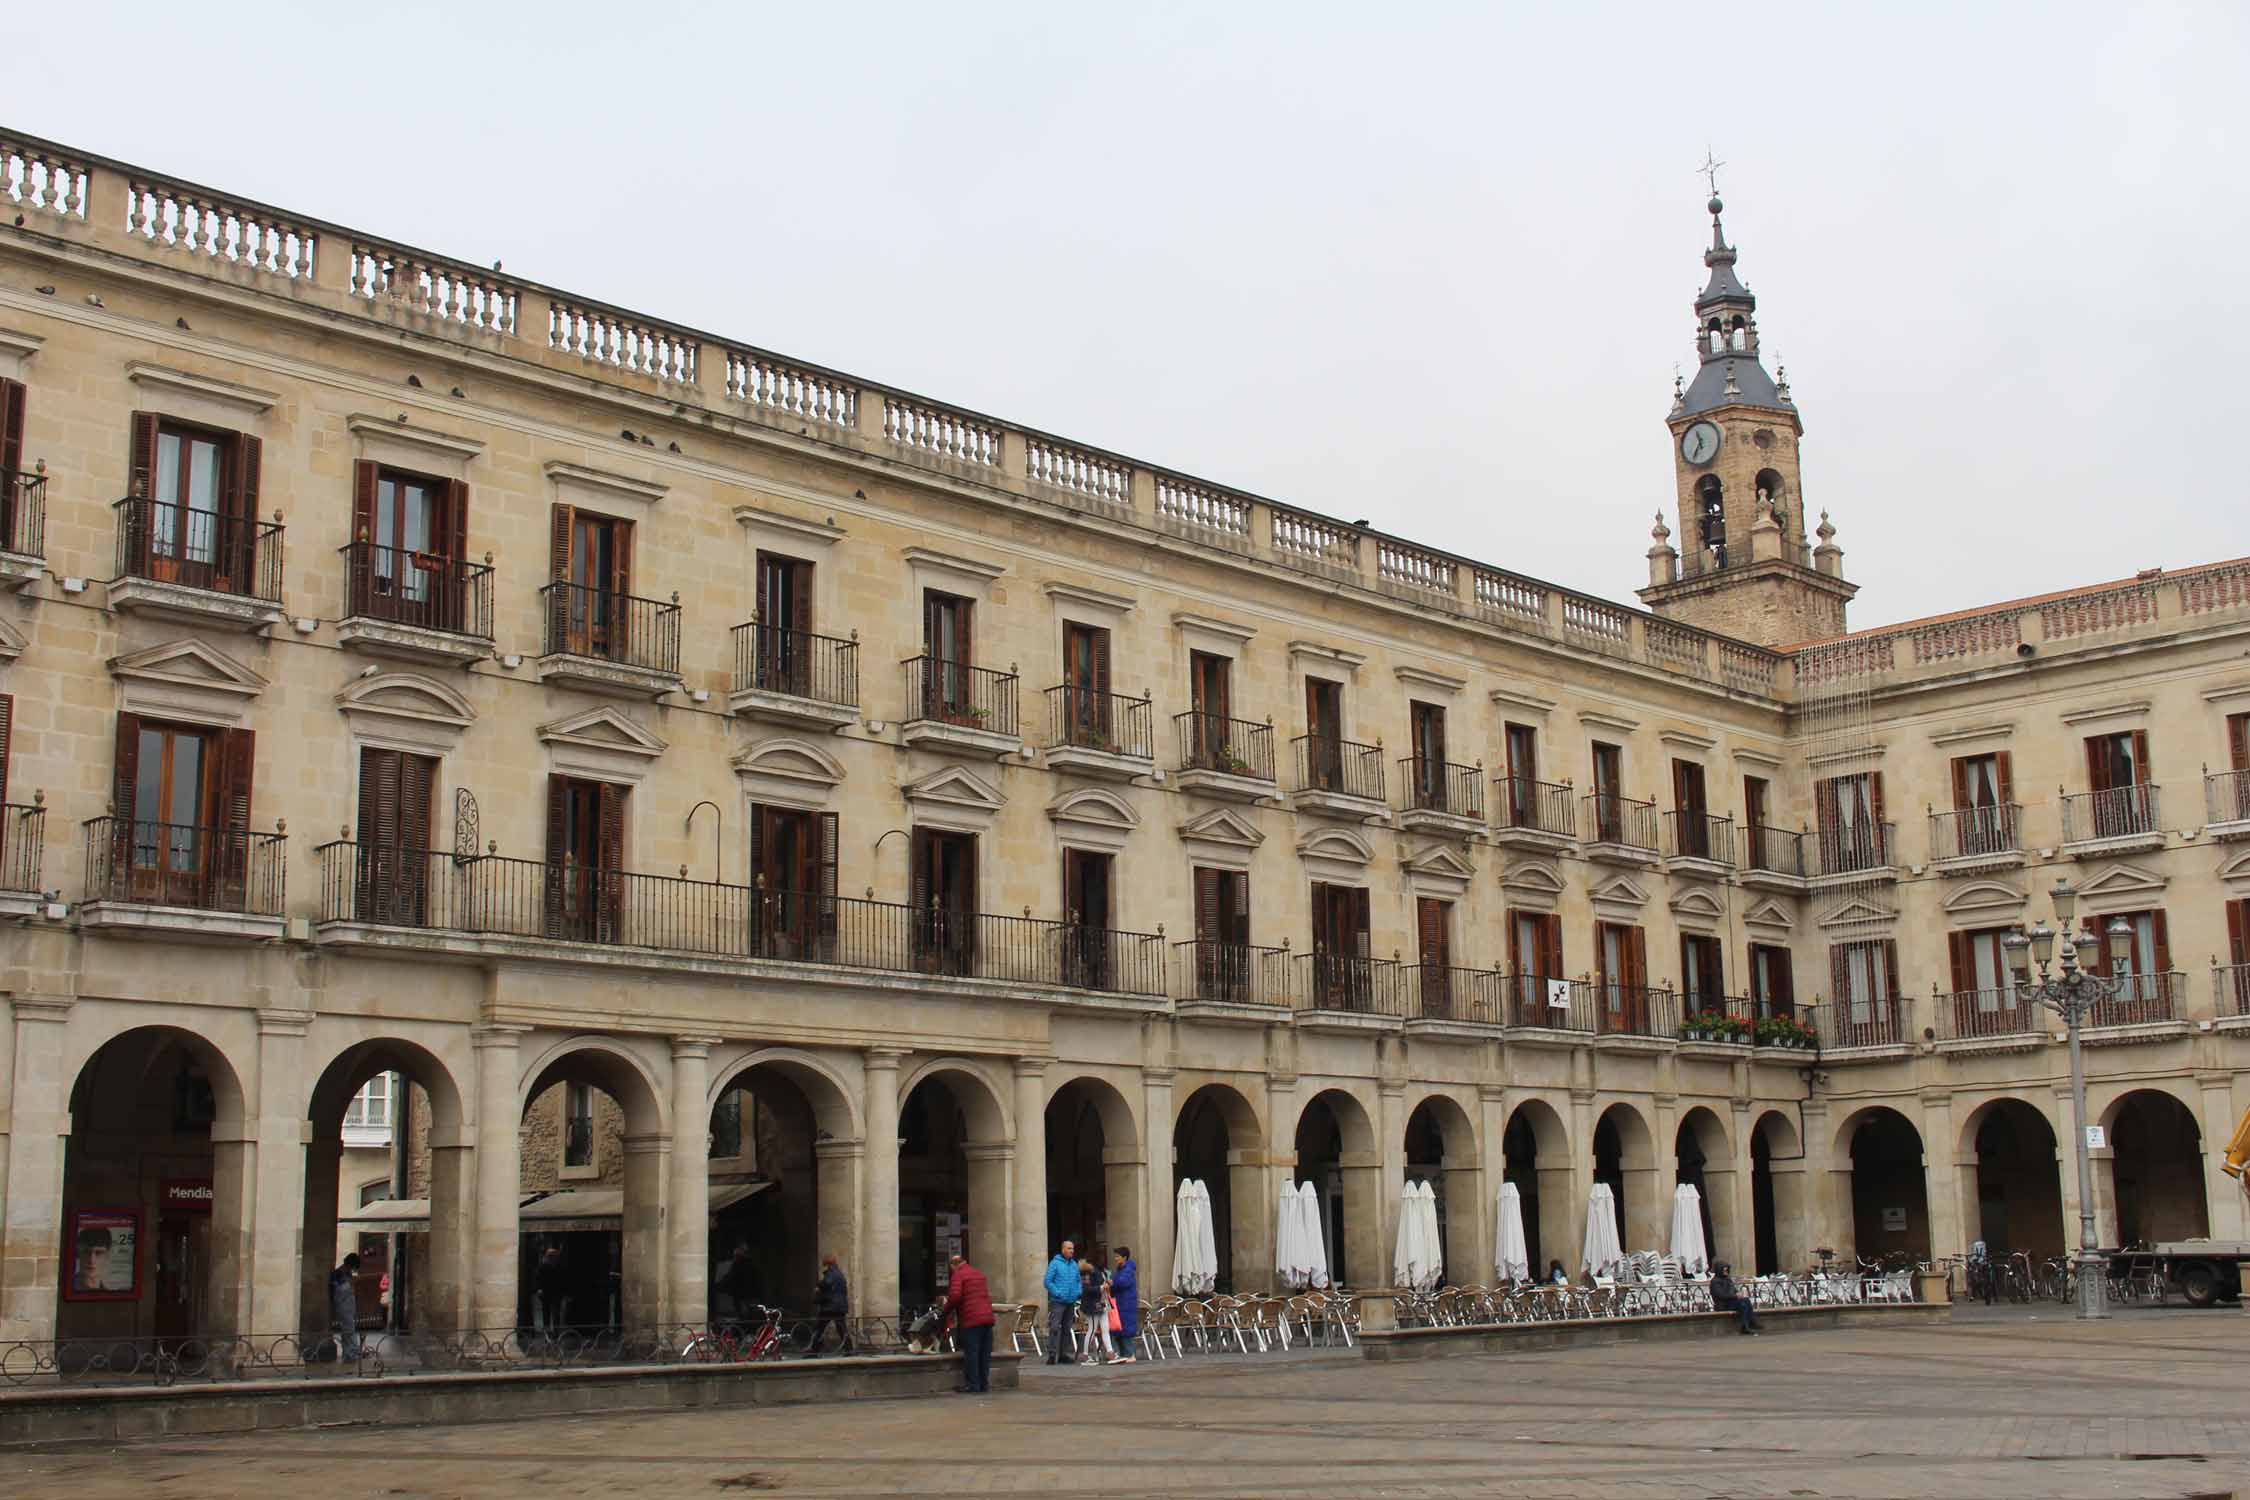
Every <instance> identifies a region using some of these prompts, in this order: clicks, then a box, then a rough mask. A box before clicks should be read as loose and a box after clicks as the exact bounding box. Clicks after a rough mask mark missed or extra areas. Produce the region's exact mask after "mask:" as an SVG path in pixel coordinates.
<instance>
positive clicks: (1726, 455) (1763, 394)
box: [1640, 187, 1859, 646]
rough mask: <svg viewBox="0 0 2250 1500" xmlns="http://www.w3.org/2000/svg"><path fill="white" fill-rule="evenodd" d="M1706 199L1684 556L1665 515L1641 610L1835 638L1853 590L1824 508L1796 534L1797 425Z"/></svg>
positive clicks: (1679, 391) (1734, 627) (1714, 202)
mask: <svg viewBox="0 0 2250 1500" xmlns="http://www.w3.org/2000/svg"><path fill="white" fill-rule="evenodd" d="M1725 206H1726V205H1724V204H1723V203H1721V202H1720V201H1719V196H1718V192H1717V190H1716V188H1715V187H1714V190H1713V192H1712V194H1711V202H1710V210H1711V248H1710V249H1708V250H1706V251H1704V252H1703V264H1704V265H1705V266H1707V267H1709V268H1710V273H1711V274H1710V279H1709V280H1708V282H1706V283H1705V285H1704V288H1703V293H1702V295H1701V296H1699V297H1697V298H1696V299H1695V322H1696V329H1695V353H1696V372H1695V378H1694V379H1693V380H1692V381H1687V382H1682V381H1680V380H1678V379H1675V380H1674V381H1673V387H1672V410H1671V414H1670V415H1669V416H1668V417H1667V418H1666V419H1665V425H1666V426H1668V427H1669V428H1670V429H1671V433H1672V472H1673V478H1674V482H1675V489H1676V496H1675V498H1676V500H1677V503H1678V504H1677V510H1676V512H1675V514H1676V515H1677V516H1678V519H1679V548H1678V550H1677V551H1674V549H1673V548H1672V547H1671V546H1670V545H1669V543H1668V541H1667V540H1666V533H1665V530H1664V524H1663V514H1662V512H1659V513H1658V515H1657V527H1656V530H1657V545H1656V546H1654V547H1651V548H1650V549H1649V580H1648V587H1647V588H1645V589H1642V590H1641V591H1640V597H1641V602H1642V603H1644V604H1646V605H1647V606H1648V607H1649V608H1650V609H1652V610H1654V611H1655V612H1656V613H1658V614H1660V615H1665V616H1668V617H1670V618H1673V619H1678V620H1682V621H1685V622H1686V623H1688V624H1690V625H1700V626H1702V627H1704V628H1705V629H1708V630H1716V631H1719V632H1721V633H1723V634H1726V635H1731V636H1735V637H1737V638H1739V639H1742V640H1747V641H1755V642H1757V643H1758V644H1760V645H1765V646H1785V645H1790V644H1793V643H1795V642H1797V641H1806V640H1817V639H1819V638H1821V637H1823V636H1830V635H1840V634H1842V633H1843V630H1844V606H1845V605H1846V604H1847V603H1849V602H1850V600H1851V597H1852V596H1853V595H1854V594H1856V593H1857V592H1859V587H1858V585H1856V584H1852V583H1846V582H1845V581H1844V578H1843V549H1841V548H1839V547H1837V546H1836V545H1835V543H1834V541H1833V540H1832V539H1833V537H1834V536H1835V529H1834V528H1833V527H1831V526H1830V525H1829V524H1828V517H1827V515H1826V513H1825V512H1824V513H1822V515H1821V524H1820V528H1819V530H1818V532H1817V533H1816V534H1808V533H1807V531H1806V528H1805V493H1804V488H1803V482H1802V471H1801V470H1800V468H1799V465H1798V441H1799V439H1800V438H1802V437H1803V435H1804V430H1805V429H1804V423H1803V422H1802V421H1801V420H1800V419H1799V418H1798V415H1797V404H1796V401H1795V400H1794V399H1793V398H1792V397H1791V395H1790V393H1789V374H1788V371H1787V370H1786V369H1784V370H1782V372H1781V378H1780V379H1779V380H1778V381H1777V380H1775V379H1774V378H1773V377H1772V376H1769V375H1768V374H1767V373H1766V369H1765V365H1764V363H1763V361H1762V360H1761V358H1760V352H1759V347H1758V315H1757V314H1758V301H1757V298H1755V297H1753V296H1751V295H1750V289H1749V288H1748V287H1747V286H1745V285H1743V283H1742V282H1741V280H1739V279H1738V278H1737V277H1736V275H1735V270H1734V266H1735V249H1734V247H1733V246H1732V245H1729V244H1728V243H1727V240H1726V231H1725V229H1724V227H1723V226H1722V225H1721V223H1720V221H1719V214H1720V212H1721V211H1722V210H1723V209H1724V208H1725Z"/></svg>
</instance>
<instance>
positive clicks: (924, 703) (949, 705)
mask: <svg viewBox="0 0 2250 1500" xmlns="http://www.w3.org/2000/svg"><path fill="white" fill-rule="evenodd" d="M902 665H903V666H904V668H905V671H906V717H907V720H908V722H910V723H911V722H914V721H917V720H926V721H931V722H935V723H940V724H954V725H958V726H960V727H961V728H963V729H982V730H985V731H987V732H988V733H992V734H1009V735H1013V734H1021V733H1022V731H1021V730H1020V729H1019V728H1017V725H1016V680H1017V679H1016V674H1015V673H1013V672H995V671H993V670H992V669H991V668H989V667H972V666H970V665H969V664H968V663H967V662H964V661H949V660H947V659H946V658H944V657H942V656H916V657H912V658H910V659H908V660H907V661H906V662H904V663H903V664H902Z"/></svg>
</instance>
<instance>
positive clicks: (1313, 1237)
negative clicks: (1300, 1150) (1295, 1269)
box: [1297, 1182, 1328, 1291]
mask: <svg viewBox="0 0 2250 1500" xmlns="http://www.w3.org/2000/svg"><path fill="white" fill-rule="evenodd" d="M1297 1225H1298V1230H1299V1232H1300V1233H1301V1234H1303V1236H1304V1244H1305V1260H1306V1264H1307V1265H1309V1266H1310V1267H1311V1271H1312V1274H1311V1275H1310V1276H1309V1277H1308V1278H1307V1285H1309V1286H1311V1287H1312V1288H1313V1289H1314V1290H1315V1291H1320V1290H1323V1289H1324V1288H1326V1287H1327V1285H1328V1237H1327V1236H1326V1235H1324V1234H1322V1233H1321V1229H1320V1194H1319V1192H1318V1191H1317V1190H1316V1189H1315V1188H1314V1187H1313V1185H1312V1184H1311V1183H1309V1182H1300V1183H1298V1184H1297Z"/></svg>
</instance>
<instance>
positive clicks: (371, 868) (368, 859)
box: [356, 748, 399, 922]
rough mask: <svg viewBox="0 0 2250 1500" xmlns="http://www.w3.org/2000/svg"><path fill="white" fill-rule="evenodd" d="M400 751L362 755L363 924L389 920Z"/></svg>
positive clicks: (360, 873) (360, 864)
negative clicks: (388, 898)
mask: <svg viewBox="0 0 2250 1500" xmlns="http://www.w3.org/2000/svg"><path fill="white" fill-rule="evenodd" d="M398 782H399V752H397V751H396V750H378V749H374V748H365V749H362V750H361V751H360V752H359V848H358V851H357V853H358V860H357V866H358V868H357V871H356V874H357V877H358V882H357V883H358V890H357V893H356V895H357V905H358V912H359V918H360V920H361V921H363V922H381V921H386V920H388V916H389V913H388V909H387V908H388V904H389V903H388V902H387V900H386V899H385V897H386V895H387V893H388V891H389V888H390V883H391V882H390V878H389V877H390V876H391V873H392V867H393V863H394V861H395V860H396V858H397V850H398V802H399V787H398Z"/></svg>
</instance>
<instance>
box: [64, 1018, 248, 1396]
mask: <svg viewBox="0 0 2250 1500" xmlns="http://www.w3.org/2000/svg"><path fill="white" fill-rule="evenodd" d="M241 1122H242V1089H241V1085H240V1083H239V1082H238V1080H237V1079H236V1076H235V1072H234V1069H233V1068H232V1067H231V1066H230V1065H229V1064H228V1062H227V1060H226V1058H225V1057H224V1056H222V1055H221V1054H220V1052H219V1049H218V1048H217V1047H215V1046H213V1045H212V1044H211V1043H210V1042H208V1041H206V1040H205V1039H204V1038H202V1037H199V1036H197V1035H195V1034H194V1033H193V1032H188V1031H181V1030H178V1029H176V1028H173V1027H169V1026H144V1027H140V1028H138V1029H136V1030H132V1031H128V1032H125V1033H123V1034H122V1035H120V1036H116V1037H113V1038H111V1039H110V1040H109V1041H107V1042H105V1043H104V1044H103V1045H102V1046H101V1047H100V1048H98V1049H97V1050H96V1051H95V1052H94V1055H93V1056H91V1057H89V1058H88V1059H87V1060H86V1063H85V1066H83V1067H82V1068H80V1069H79V1070H78V1078H77V1081H76V1083H75V1084H74V1086H73V1087H72V1089H71V1094H70V1139H69V1140H68V1141H67V1142H66V1143H65V1145H64V1149H63V1221H62V1235H63V1255H64V1257H65V1258H64V1263H63V1266H62V1288H61V1291H62V1302H61V1305H60V1306H58V1307H57V1308H56V1316H55V1336H56V1337H57V1338H58V1339H61V1340H66V1341H67V1340H77V1339H135V1340H142V1339H157V1340H161V1341H163V1342H164V1343H166V1344H167V1345H189V1344H194V1343H197V1342H199V1341H202V1340H206V1339H210V1338H225V1337H230V1336H233V1335H235V1334H237V1333H252V1332H263V1331H264V1330H262V1329H245V1328H242V1327H241V1326H240V1320H241V1317H242V1314H243V1309H242V1306H241V1296H242V1282H243V1279H244V1271H245V1266H244V1255H245V1251H246V1249H247V1247H246V1246H245V1245H244V1244H243V1238H242V1234H241V1229H240V1226H241V1223H242V1219H243V1215H242V1199H243V1193H244V1192H245V1191H246V1188H247V1184H246V1182H245V1180H244V1179H245V1175H246V1171H247V1167H248V1159H247V1158H248V1146H247V1144H246V1143H244V1142H243V1141H242V1140H241V1139H240V1137H241V1133H242V1132H241V1130H240V1128H239V1127H240V1125H241ZM214 1127H220V1128H219V1129H217V1130H216V1132H215V1131H214ZM214 1133H216V1134H217V1135H218V1137H219V1143H218V1144H214V1141H213V1135H214ZM275 1331H276V1332H284V1331H286V1330H275ZM65 1357H66V1358H68V1357H69V1356H68V1354H67V1352H66V1355H65Z"/></svg>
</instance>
